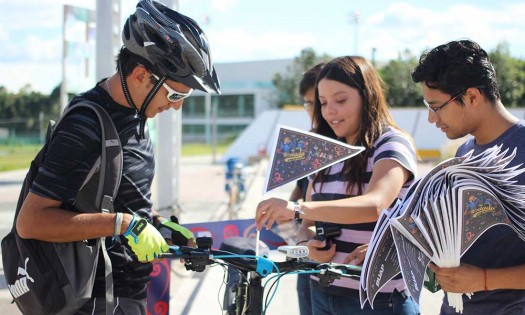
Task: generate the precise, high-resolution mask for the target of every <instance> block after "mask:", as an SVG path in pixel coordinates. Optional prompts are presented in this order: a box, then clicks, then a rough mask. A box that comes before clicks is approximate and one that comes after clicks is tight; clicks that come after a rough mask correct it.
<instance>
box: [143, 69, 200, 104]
mask: <svg viewBox="0 0 525 315" xmlns="http://www.w3.org/2000/svg"><path fill="white" fill-rule="evenodd" d="M151 75H152V76H153V77H154V78H155V79H157V80H160V78H159V77H158V76H157V75H155V74H153V73H152V74H151ZM162 86H164V88H165V89H166V90H168V95H167V96H166V97H167V98H168V101H170V102H178V101H180V100H183V99H185V98H186V97H188V96H190V95H191V92H193V89H190V90H189V91H188V92H186V93H182V92H178V91H175V90H174V89H172V88H171V87H170V86H169V85H168V84H166V82H164V83H162Z"/></svg>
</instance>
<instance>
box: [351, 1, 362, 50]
mask: <svg viewBox="0 0 525 315" xmlns="http://www.w3.org/2000/svg"><path fill="white" fill-rule="evenodd" d="M360 22H361V14H360V13H359V10H355V11H354V12H353V13H352V14H350V23H352V24H354V55H356V56H357V55H359V50H358V45H359V23H360Z"/></svg>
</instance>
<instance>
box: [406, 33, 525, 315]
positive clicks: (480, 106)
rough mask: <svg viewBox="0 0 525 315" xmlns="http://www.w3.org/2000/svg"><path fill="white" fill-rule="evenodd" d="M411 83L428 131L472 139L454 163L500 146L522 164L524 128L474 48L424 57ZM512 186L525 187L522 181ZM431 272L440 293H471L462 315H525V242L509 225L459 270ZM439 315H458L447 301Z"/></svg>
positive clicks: (458, 46) (463, 43) (451, 47)
mask: <svg viewBox="0 0 525 315" xmlns="http://www.w3.org/2000/svg"><path fill="white" fill-rule="evenodd" d="M412 79H413V81H414V82H416V83H421V87H422V89H423V96H424V101H423V103H424V104H425V106H427V107H428V109H429V111H428V121H429V122H430V123H433V124H435V125H436V127H437V128H439V129H441V131H442V132H444V133H445V134H446V135H447V137H448V138H449V139H458V138H461V137H463V136H466V135H471V136H472V137H471V138H469V139H468V140H467V141H466V142H465V143H463V144H462V145H461V146H460V147H459V148H458V150H457V152H456V156H462V155H464V154H465V153H467V152H469V151H471V150H473V151H474V155H477V154H479V153H481V152H483V151H485V150H487V149H489V148H491V147H493V146H495V145H502V149H503V150H505V149H507V148H508V149H509V151H512V150H514V149H516V150H517V152H516V157H515V158H514V160H513V161H512V162H511V164H510V166H514V165H519V164H522V163H525V123H524V121H523V120H519V119H518V118H516V117H515V116H513V115H512V114H511V113H509V112H508V111H507V109H506V108H505V107H504V106H503V104H502V103H501V99H500V94H499V90H498V85H497V81H496V73H495V70H494V67H493V65H492V64H491V62H490V60H489V57H488V55H487V53H486V52H485V50H483V49H482V48H481V47H480V46H479V45H478V44H477V43H475V42H473V41H471V40H460V41H452V42H449V43H447V44H443V45H440V46H438V47H436V48H434V49H432V50H431V51H430V52H428V53H426V54H424V55H422V56H421V58H420V60H419V64H418V65H417V67H416V68H415V69H414V71H413V72H412ZM514 179H515V180H516V181H517V182H518V183H519V184H525V174H520V175H518V176H516V177H515V178H514ZM523 210H524V211H525V209H523ZM524 213H525V212H524ZM524 219H525V218H524ZM429 268H430V269H431V270H433V271H434V272H435V273H436V276H437V279H438V281H439V283H440V285H441V288H442V289H443V290H444V291H446V292H458V293H470V292H475V293H474V294H473V295H472V296H471V297H467V296H466V295H463V305H464V310H463V314H465V315H470V314H491V315H497V314H525V276H523V275H524V274H525V242H524V241H522V240H521V239H520V238H519V237H518V235H517V234H516V233H515V232H514V230H512V228H510V227H509V226H507V225H497V226H495V227H492V228H491V229H489V230H488V231H486V232H485V233H483V234H482V235H481V236H480V237H479V239H478V240H477V241H476V242H475V243H473V245H472V246H471V247H470V248H469V249H468V251H467V252H466V253H465V254H464V255H463V257H461V265H460V266H459V267H457V268H439V267H437V266H435V265H433V264H430V265H429ZM441 314H456V311H455V309H454V308H452V307H450V306H449V305H448V302H447V301H446V295H445V298H444V301H443V304H442V306H441Z"/></svg>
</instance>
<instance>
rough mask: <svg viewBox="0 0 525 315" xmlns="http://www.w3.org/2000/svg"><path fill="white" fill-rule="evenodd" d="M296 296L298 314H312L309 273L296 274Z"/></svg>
mask: <svg viewBox="0 0 525 315" xmlns="http://www.w3.org/2000/svg"><path fill="white" fill-rule="evenodd" d="M297 298H298V299H299V314H301V315H312V299H311V298H310V274H298V275H297Z"/></svg>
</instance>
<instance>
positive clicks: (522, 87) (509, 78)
mask: <svg viewBox="0 0 525 315" xmlns="http://www.w3.org/2000/svg"><path fill="white" fill-rule="evenodd" d="M489 58H490V61H491V62H492V64H493V65H494V68H495V70H496V78H497V80H498V86H499V92H500V96H501V102H502V103H503V104H504V105H505V106H506V107H525V61H523V60H520V59H516V58H513V57H511V56H510V51H509V44H508V43H507V42H502V43H499V44H498V45H497V46H496V48H495V49H494V50H493V51H491V52H489Z"/></svg>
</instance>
